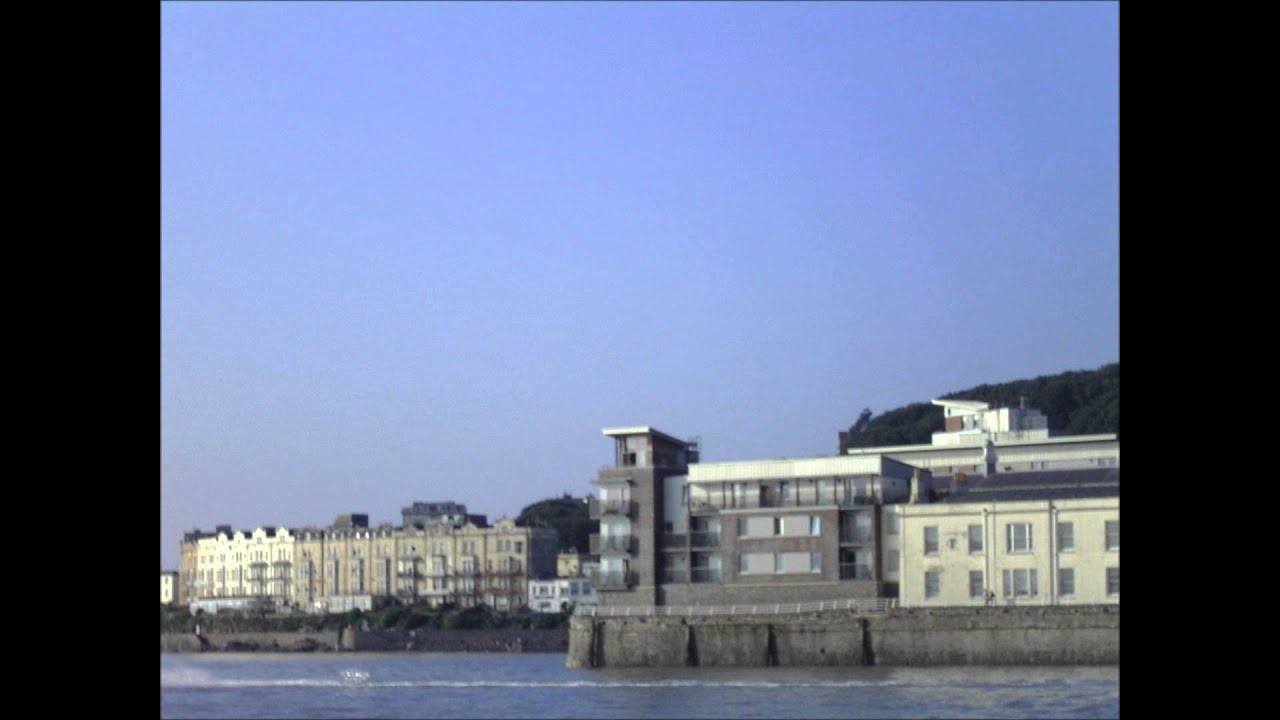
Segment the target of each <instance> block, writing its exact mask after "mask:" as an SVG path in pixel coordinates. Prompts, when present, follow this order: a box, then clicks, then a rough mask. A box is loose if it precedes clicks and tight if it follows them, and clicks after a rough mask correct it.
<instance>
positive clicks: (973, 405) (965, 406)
mask: <svg viewBox="0 0 1280 720" xmlns="http://www.w3.org/2000/svg"><path fill="white" fill-rule="evenodd" d="M929 402H931V403H933V404H934V405H937V406H938V407H950V408H956V409H958V410H990V409H991V403H984V402H982V401H980V400H930V401H929Z"/></svg>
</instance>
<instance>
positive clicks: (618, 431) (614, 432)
mask: <svg viewBox="0 0 1280 720" xmlns="http://www.w3.org/2000/svg"><path fill="white" fill-rule="evenodd" d="M600 432H601V434H603V435H608V436H609V437H625V436H627V435H654V436H656V437H661V438H664V439H666V440H669V441H670V442H673V443H675V444H677V445H688V444H689V443H688V441H686V440H681V439H680V438H678V437H676V436H674V435H668V434H667V433H664V432H662V431H661V430H659V429H657V428H654V427H650V426H648V425H630V426H626V427H608V428H604V429H602V430H601V431H600Z"/></svg>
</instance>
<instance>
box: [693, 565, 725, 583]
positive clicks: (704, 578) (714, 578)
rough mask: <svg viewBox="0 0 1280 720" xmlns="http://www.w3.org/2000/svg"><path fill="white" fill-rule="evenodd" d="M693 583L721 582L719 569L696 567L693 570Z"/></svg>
mask: <svg viewBox="0 0 1280 720" xmlns="http://www.w3.org/2000/svg"><path fill="white" fill-rule="evenodd" d="M693 581H694V582H696V583H706V582H714V583H718V582H722V580H721V579H720V568H707V567H696V568H694V569H693Z"/></svg>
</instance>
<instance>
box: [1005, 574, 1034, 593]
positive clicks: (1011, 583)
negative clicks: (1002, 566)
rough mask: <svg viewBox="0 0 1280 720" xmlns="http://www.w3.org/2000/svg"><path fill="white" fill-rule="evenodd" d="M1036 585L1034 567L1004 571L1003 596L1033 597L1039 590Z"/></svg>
mask: <svg viewBox="0 0 1280 720" xmlns="http://www.w3.org/2000/svg"><path fill="white" fill-rule="evenodd" d="M1036 585H1037V583H1036V571H1035V570H1034V569H1032V570H1026V569H1018V570H1005V571H1004V596H1005V597H1007V598H1012V597H1035V596H1036V595H1038V594H1039V592H1040V591H1039V588H1038V587H1037V586H1036Z"/></svg>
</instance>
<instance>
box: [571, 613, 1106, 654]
mask: <svg viewBox="0 0 1280 720" xmlns="http://www.w3.org/2000/svg"><path fill="white" fill-rule="evenodd" d="M1119 662H1120V608H1119V606H1114V605H1107V606H1072V607H1021V608H1019V607H982V608H937V609H918V610H901V609H899V610H895V611H893V612H891V613H886V614H882V615H855V614H853V613H850V612H847V611H833V612H823V613H812V614H808V615H794V614H793V615H756V616H746V617H743V616H737V617H724V616H720V617H683V618H681V617H590V616H574V617H573V618H572V620H571V623H570V628H569V651H568V655H567V657H566V662H565V664H566V665H567V666H568V667H571V668H590V667H674V666H700V667H713V666H729V667H751V666H769V665H780V666H816V665H890V666H893V665H1013V664H1041V665H1086V664H1115V663H1119Z"/></svg>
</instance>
